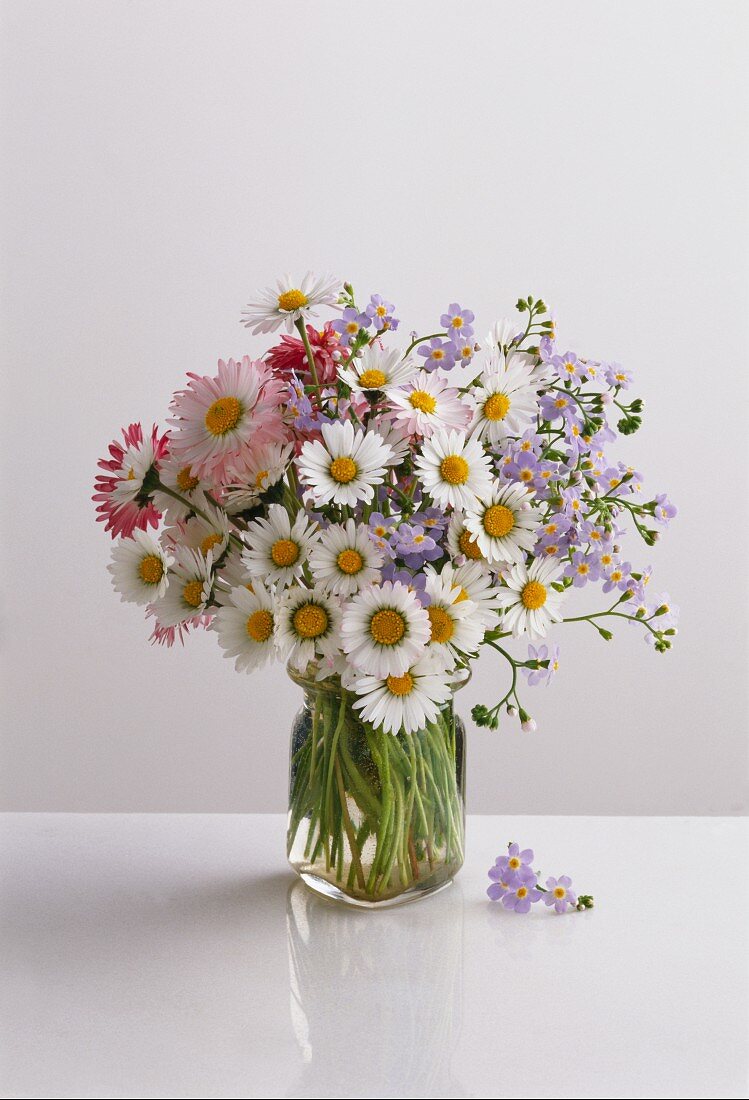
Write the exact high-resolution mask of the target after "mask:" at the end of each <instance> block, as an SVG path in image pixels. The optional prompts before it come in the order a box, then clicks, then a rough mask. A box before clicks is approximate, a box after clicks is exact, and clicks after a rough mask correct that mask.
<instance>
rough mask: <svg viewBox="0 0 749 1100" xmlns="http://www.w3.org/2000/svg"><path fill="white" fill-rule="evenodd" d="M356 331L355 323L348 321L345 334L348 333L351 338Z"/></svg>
mask: <svg viewBox="0 0 749 1100" xmlns="http://www.w3.org/2000/svg"><path fill="white" fill-rule="evenodd" d="M358 331H359V326H358V325H357V323H356V321H349V323H348V324H347V325H346V332H348V333H350V334H351V336H353V335H354V333H355V332H358Z"/></svg>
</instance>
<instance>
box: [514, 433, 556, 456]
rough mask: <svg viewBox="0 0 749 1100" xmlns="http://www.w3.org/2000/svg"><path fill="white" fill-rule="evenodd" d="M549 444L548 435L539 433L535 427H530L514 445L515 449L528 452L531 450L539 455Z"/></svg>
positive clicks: (515, 450)
mask: <svg viewBox="0 0 749 1100" xmlns="http://www.w3.org/2000/svg"><path fill="white" fill-rule="evenodd" d="M547 445H548V441H547V439H546V436H543V435H538V434H537V432H536V431H535V429H534V428H528V430H527V431H525V432H523V434H522V435H521V437H520V439H519V440H518V441H517V443H515V444H514V445H513V451H514V452H523V453H526V454H527V453H528V452H529V451H530V452H532V453H533V454H534V455H536V457H538V455H540V454H541V452H542V451H543V450H544V448H545V447H546V446H547Z"/></svg>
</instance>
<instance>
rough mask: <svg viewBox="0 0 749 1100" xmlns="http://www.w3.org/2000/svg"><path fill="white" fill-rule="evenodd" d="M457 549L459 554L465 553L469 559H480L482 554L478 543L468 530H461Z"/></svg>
mask: <svg viewBox="0 0 749 1100" xmlns="http://www.w3.org/2000/svg"><path fill="white" fill-rule="evenodd" d="M458 549H459V550H460V552H461V554H465V556H466V557H467V558H470V560H471V561H481V559H482V558H483V556H484V555H483V554H482V553H481V550H480V549H479V544H478V543H477V542H476V540H475V538H474V537H473V535H472V534H471V532H470V531H468V530H466V531H461V532H460V535H459V537H458Z"/></svg>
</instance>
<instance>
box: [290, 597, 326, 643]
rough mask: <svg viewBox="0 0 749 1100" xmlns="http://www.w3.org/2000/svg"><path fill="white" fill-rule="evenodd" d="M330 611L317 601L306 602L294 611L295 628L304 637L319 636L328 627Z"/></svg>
mask: <svg viewBox="0 0 749 1100" xmlns="http://www.w3.org/2000/svg"><path fill="white" fill-rule="evenodd" d="M328 621H329V620H328V613H327V611H326V610H325V608H324V607H320V605H319V604H316V603H308V604H305V605H304V607H300V608H299V610H298V611H295V612H294V630H296V632H297V634H299V636H300V637H302V638H319V637H320V635H321V634H324V633H325V631H326V630H327V629H328Z"/></svg>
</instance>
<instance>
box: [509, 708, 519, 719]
mask: <svg viewBox="0 0 749 1100" xmlns="http://www.w3.org/2000/svg"><path fill="white" fill-rule="evenodd" d="M507 715H508V717H509V718H517V716H518V708H517V707H513V706H509V707H508V708H507Z"/></svg>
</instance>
